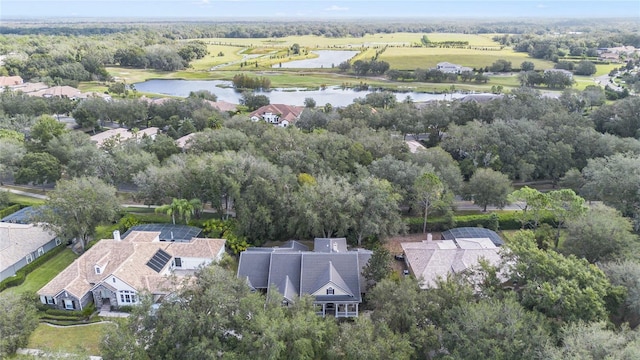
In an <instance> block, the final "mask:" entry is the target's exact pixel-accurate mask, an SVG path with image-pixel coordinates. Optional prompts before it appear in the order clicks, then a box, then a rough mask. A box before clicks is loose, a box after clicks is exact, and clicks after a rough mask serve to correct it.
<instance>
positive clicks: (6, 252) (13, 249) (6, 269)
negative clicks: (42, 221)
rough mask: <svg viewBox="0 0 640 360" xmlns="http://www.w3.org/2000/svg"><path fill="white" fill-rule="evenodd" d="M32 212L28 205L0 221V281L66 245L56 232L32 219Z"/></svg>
mask: <svg viewBox="0 0 640 360" xmlns="http://www.w3.org/2000/svg"><path fill="white" fill-rule="evenodd" d="M31 212H32V208H31V207H27V208H24V209H21V210H19V211H17V212H15V213H13V214H11V215H8V216H6V217H4V218H2V219H1V220H0V281H2V280H4V279H7V278H9V277H11V276H14V275H15V274H16V272H17V271H18V270H20V269H22V268H23V267H25V266H27V264H30V263H31V262H32V261H34V260H35V259H37V258H39V257H40V256H42V255H44V254H46V253H47V252H49V251H50V250H52V249H54V248H55V247H57V246H61V245H62V240H61V239H60V238H58V237H57V236H56V235H55V234H54V233H53V232H51V231H49V230H46V229H45V228H44V227H43V226H41V225H39V224H32V223H31V222H30V220H29V216H30V214H31Z"/></svg>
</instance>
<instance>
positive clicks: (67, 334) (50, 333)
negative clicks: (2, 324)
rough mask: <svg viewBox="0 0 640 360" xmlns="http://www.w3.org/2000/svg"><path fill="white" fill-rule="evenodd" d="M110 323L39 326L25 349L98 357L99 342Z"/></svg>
mask: <svg viewBox="0 0 640 360" xmlns="http://www.w3.org/2000/svg"><path fill="white" fill-rule="evenodd" d="M111 326H115V325H114V324H111V323H99V324H91V325H83V326H70V327H53V326H49V325H46V324H40V325H38V327H37V328H36V330H35V331H34V332H33V333H32V334H31V337H30V338H29V344H28V345H27V348H31V349H41V350H45V351H50V352H54V353H55V352H62V353H72V354H86V355H99V354H100V340H101V339H102V335H103V333H104V331H105V329H107V328H108V327H111Z"/></svg>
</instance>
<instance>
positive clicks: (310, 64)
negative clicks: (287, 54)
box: [272, 50, 358, 69]
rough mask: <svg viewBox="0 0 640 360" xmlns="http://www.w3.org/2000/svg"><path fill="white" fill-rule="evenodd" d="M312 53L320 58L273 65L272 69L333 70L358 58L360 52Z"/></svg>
mask: <svg viewBox="0 0 640 360" xmlns="http://www.w3.org/2000/svg"><path fill="white" fill-rule="evenodd" d="M312 53H314V54H317V55H318V57H317V58H313V59H306V60H294V61H289V62H283V63H282V64H276V65H273V66H272V67H274V68H288V69H291V68H294V69H320V68H332V67H334V66H338V65H340V63H341V62H344V61H347V60H349V59H351V58H352V57H354V56H356V54H357V53H358V51H340V50H318V51H312Z"/></svg>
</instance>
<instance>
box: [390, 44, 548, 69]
mask: <svg viewBox="0 0 640 360" xmlns="http://www.w3.org/2000/svg"><path fill="white" fill-rule="evenodd" d="M378 59H379V60H383V61H386V62H388V63H389V64H390V65H391V68H392V69H398V70H415V69H416V68H421V69H426V68H430V67H435V66H436V65H437V64H438V63H439V62H444V61H448V62H451V63H455V64H458V65H462V66H467V67H471V68H484V67H485V66H491V64H493V63H494V62H495V61H496V60H498V59H504V60H507V61H511V64H512V66H513V67H514V68H519V67H520V64H521V63H522V62H523V61H531V62H533V63H534V64H535V66H536V69H550V68H553V63H552V62H550V61H545V60H539V59H532V58H529V57H528V56H527V54H526V53H518V52H514V51H512V50H511V49H503V50H478V49H457V48H388V49H387V50H386V51H385V52H383V53H382V54H381V55H380V57H379V58H378Z"/></svg>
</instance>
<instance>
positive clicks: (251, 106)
mask: <svg viewBox="0 0 640 360" xmlns="http://www.w3.org/2000/svg"><path fill="white" fill-rule="evenodd" d="M240 103H241V104H242V105H244V106H246V107H247V109H248V110H249V111H254V110H257V109H259V108H261V107H263V106H266V105H269V104H270V101H269V98H268V97H267V96H266V95H256V94H254V93H252V92H244V93H242V99H240Z"/></svg>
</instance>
